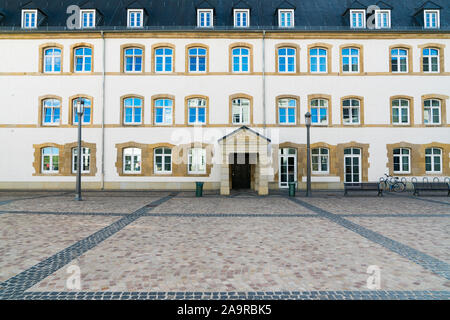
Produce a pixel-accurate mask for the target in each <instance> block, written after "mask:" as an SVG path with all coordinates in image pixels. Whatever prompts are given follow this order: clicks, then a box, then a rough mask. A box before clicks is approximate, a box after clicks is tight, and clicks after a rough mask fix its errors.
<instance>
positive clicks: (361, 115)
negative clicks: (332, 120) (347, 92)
mask: <svg viewBox="0 0 450 320" xmlns="http://www.w3.org/2000/svg"><path fill="white" fill-rule="evenodd" d="M349 99H352V100H359V124H352V123H350V124H346V123H344V100H349ZM341 124H342V125H343V126H346V127H347V126H349V127H363V126H364V97H361V96H345V97H341Z"/></svg>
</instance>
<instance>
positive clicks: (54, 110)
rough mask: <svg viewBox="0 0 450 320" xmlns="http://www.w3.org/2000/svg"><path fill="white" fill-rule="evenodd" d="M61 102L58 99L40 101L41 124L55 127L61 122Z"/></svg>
mask: <svg viewBox="0 0 450 320" xmlns="http://www.w3.org/2000/svg"><path fill="white" fill-rule="evenodd" d="M60 118H61V101H59V100H58V99H45V100H43V101H42V124H43V125H46V126H52V125H53V126H57V125H59V124H60V121H61V119H60Z"/></svg>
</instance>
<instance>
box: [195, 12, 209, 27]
mask: <svg viewBox="0 0 450 320" xmlns="http://www.w3.org/2000/svg"><path fill="white" fill-rule="evenodd" d="M197 26H198V27H199V28H211V27H212V26H213V9H198V10H197Z"/></svg>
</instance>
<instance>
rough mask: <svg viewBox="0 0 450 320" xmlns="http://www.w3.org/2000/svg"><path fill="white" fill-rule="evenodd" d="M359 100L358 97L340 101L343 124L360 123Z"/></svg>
mask: <svg viewBox="0 0 450 320" xmlns="http://www.w3.org/2000/svg"><path fill="white" fill-rule="evenodd" d="M360 108H361V102H360V101H359V100H358V99H346V100H344V101H342V120H343V122H344V124H360Z"/></svg>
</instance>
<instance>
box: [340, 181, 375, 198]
mask: <svg viewBox="0 0 450 320" xmlns="http://www.w3.org/2000/svg"><path fill="white" fill-rule="evenodd" d="M348 191H377V192H378V196H382V195H383V189H381V187H380V183H379V182H345V183H344V195H347V193H348Z"/></svg>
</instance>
